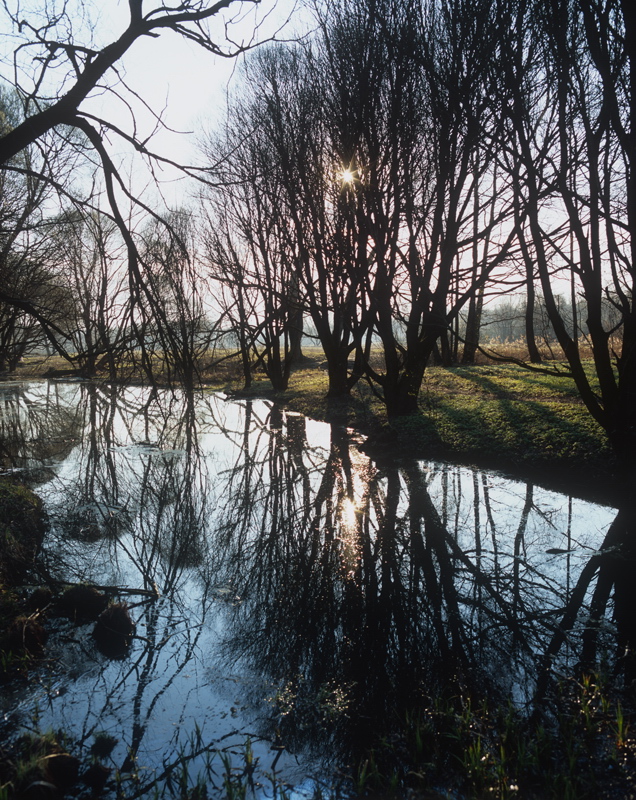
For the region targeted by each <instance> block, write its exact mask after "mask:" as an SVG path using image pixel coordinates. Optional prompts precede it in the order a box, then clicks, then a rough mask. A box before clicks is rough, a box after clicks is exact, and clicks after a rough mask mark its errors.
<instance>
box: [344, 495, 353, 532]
mask: <svg viewBox="0 0 636 800" xmlns="http://www.w3.org/2000/svg"><path fill="white" fill-rule="evenodd" d="M340 518H341V520H342V524H343V525H344V527H345V528H354V527H355V524H356V504H355V503H354V502H353V500H351V499H350V498H348V497H346V498H345V499H344V500H343V501H342V507H341V510H340Z"/></svg>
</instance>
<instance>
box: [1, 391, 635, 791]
mask: <svg viewBox="0 0 636 800" xmlns="http://www.w3.org/2000/svg"><path fill="white" fill-rule="evenodd" d="M0 458H1V464H2V469H3V471H4V472H5V473H12V474H13V473H16V472H17V473H18V474H19V475H21V477H22V478H23V479H24V480H25V481H27V482H29V483H30V484H31V485H32V486H33V487H34V488H35V490H36V491H37V493H38V494H39V495H40V496H41V497H42V498H43V500H44V503H45V507H46V511H47V513H48V517H49V523H50V525H49V530H48V532H47V535H46V538H45V541H44V545H43V548H42V553H41V557H40V569H41V572H42V575H43V576H46V579H47V580H48V581H49V582H51V581H53V582H55V581H57V582H59V583H60V584H62V583H64V582H72V583H79V582H86V583H90V584H96V585H98V586H100V587H104V586H107V587H113V588H112V591H115V589H117V591H118V592H119V594H118V596H119V597H120V598H121V599H124V600H126V601H127V602H128V605H129V609H130V613H131V615H132V617H133V618H134V621H135V624H136V634H135V637H134V639H133V641H132V644H131V646H130V648H129V650H128V651H127V652H126V653H125V654H124V655H123V656H120V657H118V658H110V657H108V656H107V655H105V654H104V653H103V652H101V651H100V649H99V648H98V647H97V646H96V644H95V641H94V640H93V639H92V638H91V636H90V630H91V626H90V625H82V624H80V625H76V624H73V623H72V622H70V621H66V622H65V621H63V620H61V621H59V622H58V623H57V627H56V632H55V634H54V635H53V636H52V637H51V639H50V641H49V644H48V647H47V654H46V659H45V662H44V664H43V665H42V666H41V667H40V668H39V669H38V671H37V674H36V675H35V676H34V677H35V678H36V679H34V680H31V681H30V682H29V684H28V686H24V685H23V686H21V687H19V688H18V689H17V690H16V689H15V687H14V688H13V689H12V690H11V691H10V692H9V691H5V693H4V696H3V697H2V703H1V708H2V711H3V714H4V722H3V726H4V727H3V730H0V736H2V735H4V736H9V734H10V733H11V732H14V731H16V730H18V729H19V728H21V727H26V728H29V727H31V728H33V727H37V728H38V729H40V730H46V729H49V728H50V729H54V730H58V729H61V730H63V731H65V732H67V733H68V735H69V736H71V737H73V739H74V740H75V741H76V742H77V743H79V744H80V745H85V746H86V747H88V746H89V745H90V743H91V742H92V741H93V740H94V736H95V734H96V733H98V732H105V733H108V734H111V735H112V736H113V737H115V738H116V739H117V742H118V743H117V745H116V748H115V750H114V752H113V754H112V757H113V759H114V761H115V763H116V764H117V765H118V768H119V774H120V778H121V781H122V786H121V787H120V792H121V793H122V796H123V795H125V796H127V797H128V796H129V797H136V796H142V794H143V793H144V791H146V790H147V789H148V787H149V786H151V785H152V783H153V781H154V780H155V779H156V778H157V776H160V777H162V779H163V780H165V779H168V780H170V779H171V777H172V776H174V775H175V774H177V771H178V769H181V767H182V766H183V764H184V763H186V762H187V765H188V767H187V768H188V770H189V774H190V775H191V776H194V775H196V774H197V772H199V771H201V770H206V769H207V774H208V778H209V779H210V780H212V781H213V780H215V779H216V778H218V781H219V784H221V783H222V782H223V780H224V779H225V780H227V778H228V776H230V775H231V774H232V770H239V769H242V770H243V774H245V769H246V767H245V765H246V759H247V761H248V762H249V764H253V765H254V764H255V765H257V766H256V767H254V770H253V772H252V773H251V774H252V775H254V776H256V778H255V784H254V786H255V787H256V788H255V789H254V791H255V794H256V796H258V797H270V796H272V794H273V792H274V790H275V789H274V787H275V786H278V785H284V786H286V787H287V790H288V792H289V796H290V797H297V798H300V797H303V796H305V794H310V793H311V791H312V790H313V789H314V788H315V786H316V785H317V783H316V782H318V783H320V782H323V783H324V784H325V785H329V784H331V783H333V780H334V779H335V776H337V775H340V776H345V778H343V779H346V776H347V769H348V767H349V766H350V765H351V764H353V763H355V759H356V758H357V757H358V756H359V755H360V753H363V752H364V751H365V748H366V747H372V746H373V741H375V739H376V738H377V737H378V736H379V735H386V736H390V735H391V726H392V725H393V722H394V720H396V719H397V718H398V717H399V715H400V714H402V713H407V712H408V709H409V707H410V706H411V705H412V704H413V703H414V702H415V701H416V699H421V698H422V696H423V695H426V696H427V697H434V696H435V694H436V693H437V692H443V691H444V688H445V687H447V686H448V685H449V684H451V683H458V684H462V685H472V686H477V687H480V691H481V692H482V694H484V695H487V696H489V697H494V698H499V699H505V698H510V699H512V701H513V702H514V703H515V704H516V705H517V706H518V707H519V708H522V709H527V710H531V709H532V708H533V706H534V704H535V703H536V702H537V698H538V697H539V696H541V697H543V696H546V695H547V694H548V693H549V692H550V687H551V685H552V683H553V681H555V680H556V679H557V678H558V677H559V676H563V675H567V674H569V672H571V671H572V670H573V669H574V668H575V666H576V665H578V664H580V663H581V662H582V660H584V659H588V660H595V659H596V658H597V657H599V653H601V652H603V653H606V654H608V655H606V656H605V657H606V658H609V659H613V660H616V658H618V657H619V656H620V653H619V654H618V655H617V651H616V641H617V636H618V641H619V643H620V642H621V641H623V643H624V641H625V639H626V637H627V638H629V637H630V631H629V630H628V629H627V628H628V627H629V623H625V622H623V623H622V622H621V620H623V621H624V620H625V619H626V618H627V616H631V615H627V614H625V613H623V612H622V611H621V608H620V603H621V602H622V603H623V605H624V607H627V608H629V607H631V604H632V601H633V590H632V587H631V585H630V582H629V579H626V580H625V581H623V583H622V584H621V583H620V581H621V578H620V576H618V574H614V573H612V575H613V577H612V580H615V582H616V599H615V601H612V602H614V603H615V607H614V606H612V607H610V603H609V601H608V598H607V597H606V596H602V592H601V591H600V589H599V588H598V587H599V586H601V581H600V579H599V581H598V582H597V583H596V584H593V583H592V578H593V576H594V575H596V574H597V573H598V571H599V569H600V570H601V572H602V570H603V568H604V567H603V565H604V564H605V561H604V560H603V559H604V555H603V554H604V553H605V552H606V551H607V548H608V547H610V548H611V547H613V546H614V545H615V543H616V542H615V540H616V537H618V538H619V539H620V535H621V534H620V531H621V530H623V528H621V527H620V525H619V526H618V528H617V524H616V519H617V511H616V509H613V508H610V507H605V506H600V505H595V504H592V503H590V502H585V501H583V500H580V499H576V498H572V497H567V496H564V495H561V494H558V493H556V492H552V491H548V490H546V489H544V488H540V487H539V486H536V485H532V484H530V483H523V482H519V481H516V480H512V479H509V478H507V477H505V476H503V475H500V474H496V473H488V472H484V471H482V470H478V469H471V468H469V467H463V466H457V465H453V464H444V463H439V462H432V461H431V462H429V461H423V460H419V461H416V460H411V459H393V460H390V461H389V460H387V462H386V463H374V461H372V460H371V459H370V458H369V457H368V456H366V455H365V454H364V453H363V452H362V451H361V450H360V448H359V447H358V445H357V443H356V441H355V440H354V438H353V437H352V436H351V434H350V432H348V431H347V430H345V429H344V428H342V427H339V426H336V425H329V424H326V423H318V422H314V421H312V420H309V419H306V418H304V417H302V416H299V415H296V414H291V413H287V412H285V411H284V410H281V409H280V408H278V407H277V406H275V405H272V404H271V403H269V402H266V401H262V400H253V401H247V400H245V401H236V400H232V401H230V400H228V399H226V398H225V397H224V396H223V395H220V394H214V393H207V394H200V395H197V396H196V397H194V398H192V397H189V398H188V397H186V396H185V395H183V394H181V393H179V392H169V391H158V392H152V391H150V390H149V389H144V388H115V387H104V386H95V385H91V384H88V383H56V382H32V383H4V384H0ZM618 519H619V521H620V514H619V515H618ZM623 527H624V526H623ZM603 548H605V549H604V550H603ZM615 572H616V570H615ZM621 585H622V586H623V590H622V594H621V592H620V591H619V589H620V586H621ZM594 586H596V587H597V588H596V589H595V588H594ZM621 598H622V600H621ZM591 621H592V622H593V623H594V624H591ZM617 626H618V631H617V630H616V628H617ZM621 626H622V627H621ZM625 626H627V628H626V627H625ZM612 663H614V661H612ZM211 754H213V758H214V759H215V760H214V763H212V765H210V764H211V762H210V759H211ZM252 759H253V760H252ZM180 765H181V766H180ZM210 776H211V777H210ZM215 776H216V778H215ZM224 776H225V778H224ZM122 787H123V788H122Z"/></svg>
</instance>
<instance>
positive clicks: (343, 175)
mask: <svg viewBox="0 0 636 800" xmlns="http://www.w3.org/2000/svg"><path fill="white" fill-rule="evenodd" d="M338 177H339V178H340V180H341V181H342V182H343V183H346V184H349V185H351V184H352V183H354V181H355V179H356V176H355V173H354V172H353V170H350V169H348V168H347V169H343V170H342V171H341V172H340V173H339V174H338Z"/></svg>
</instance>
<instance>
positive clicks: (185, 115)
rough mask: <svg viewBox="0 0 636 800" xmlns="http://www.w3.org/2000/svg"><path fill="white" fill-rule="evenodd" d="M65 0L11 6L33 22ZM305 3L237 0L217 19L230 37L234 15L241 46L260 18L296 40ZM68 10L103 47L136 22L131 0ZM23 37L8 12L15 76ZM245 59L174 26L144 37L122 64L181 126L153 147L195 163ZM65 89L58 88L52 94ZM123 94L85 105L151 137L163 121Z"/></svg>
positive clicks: (131, 82)
mask: <svg viewBox="0 0 636 800" xmlns="http://www.w3.org/2000/svg"><path fill="white" fill-rule="evenodd" d="M62 3H63V0H7V5H8V6H9V8H19V9H20V12H19V13H20V14H24V16H25V17H26V18H28V19H29V20H36V19H37V14H38V13H39V12H40V11H41V9H43V8H44V7H45V5H48V6H49V8H52V7H54V6H55V5H60V6H61V4H62ZM161 4H162V2H161V0H145V2H144V12H147V11H148V10H149V9H151V8H153V7H157V6H161ZM297 6H300V2H298V0H261V1H260V3H259V4H258V5H256V6H255V5H254V4H252V3H241V2H236V3H233V4H232V5H231V7H230V9H229V10H228V11H226V12H225V14H224V16H223V18H221V16H219V18H218V19H215V23H216V25H215V30H216V31H218V41H219V42H223V39H224V34H225V27H224V22H225V21H227V20H233V22H232V24H231V25H230V26H229V28H228V30H229V31H230V35H231V37H232V39H233V40H234V41H235V42H238V43H243V42H245V43H248V42H250V41H252V40H253V39H254V30H255V24H256V23H259V27H258V32H257V34H256V36H257V39H258V40H260V41H263V40H266V39H267V38H269V37H272V36H274V35H276V36H277V38H281V39H285V38H291V37H292V36H293V35H294V33H295V32H298V30H300V28H301V25H300V15H299V13H298V8H297ZM67 9H69V10H70V14H72V15H73V16H72V24H73V25H74V27H75V29H76V32H77V40H78V41H81V42H82V43H85V44H87V45H90V44H91V41H90V39H91V37H93V38H94V41H95V44H96V45H97V46H98V47H100V46H104V45H105V44H107V43H109V42H111V41H114V40H115V39H116V38H117V37H118V36H119V35H120V34H121V33H122V32H123V30H124V29H125V27H126V25H127V21H128V0H67ZM81 11H83V15H82V14H81V13H80V12H81ZM290 18H291V22H290V23H289V24H288V25H286V26H285V27H284V29H283V30H281V26H284V24H285V23H286V21H287V20H288V19H290ZM3 28H4V29H3ZM12 33H13V34H14V35H12ZM18 41H19V40H18V38H17V32H16V31H11V30H10V29H9V24H8V22H7V19H6V17H5V16H3V15H0V73H1V74H2V75H3V76H4V77H5V78H7V79H9V80H11V78H12V72H13V66H12V51H13V48H14V47H15V46H16V44H17V43H18ZM25 52H28V51H25ZM238 61H239V59H236V58H230V59H226V58H221V57H218V56H214V55H213V54H212V53H208V52H206V51H205V50H204V49H203V48H201V47H199V46H197V45H196V44H194V43H192V42H189V41H187V40H186V39H184V38H183V37H182V36H179V35H178V34H175V33H173V32H171V31H166V32H165V33H163V34H162V35H161V36H160V37H158V38H150V37H148V38H144V39H140V40H138V41H136V42H135V43H134V45H133V46H132V48H131V49H130V51H129V52H128V53H127V54H126V55H125V56H124V58H123V60H122V61H121V62H120V63H119V65H118V68H119V69H120V72H121V75H122V77H123V79H124V80H125V82H126V84H127V85H128V86H129V87H130V89H132V90H133V91H134V92H136V93H137V95H139V97H140V98H143V101H144V102H145V103H146V104H147V105H148V106H150V108H152V109H153V110H154V111H155V112H160V113H161V115H162V119H163V120H164V122H165V123H166V125H167V126H168V128H171V129H172V130H173V131H174V132H171V131H169V130H166V129H163V130H158V131H157V133H156V135H154V136H153V138H152V140H151V142H150V143H149V147H150V148H151V149H152V150H154V151H156V152H159V153H161V154H162V155H165V156H167V157H169V158H171V159H174V160H175V161H180V162H189V163H192V162H193V161H194V160H196V159H197V155H198V153H197V149H196V140H197V137H198V136H200V135H201V133H202V131H203V130H204V129H206V128H208V129H209V128H211V127H213V125H214V122H215V120H218V119H220V117H221V115H222V114H223V110H224V104H225V95H226V92H227V90H228V86H230V85H231V82H232V80H233V76H234V80H236V76H237V75H238V72H239V70H238ZM109 80H110V83H111V84H112V83H113V82H114V76H113V75H112V74H111V76H110V79H109ZM57 91H58V87H56V86H54V87H53V91H52V93H53V94H54V93H56V92H57ZM117 94H118V95H119V98H118V97H117ZM117 94H115V93H114V92H111V93H109V92H97V93H95V94H94V96H93V97H92V98H89V100H88V101H87V102H85V103H84V104H83V106H82V108H83V109H84V110H87V111H90V112H91V113H94V114H96V115H97V116H101V117H103V118H104V119H106V120H108V121H109V122H111V123H114V124H116V125H118V126H120V127H121V128H123V129H124V130H127V131H131V130H132V129H133V125H137V126H139V127H138V133H139V137H140V138H141V139H144V138H146V137H147V136H149V135H150V134H151V133H152V132H153V130H154V129H155V127H156V122H155V120H154V118H153V117H152V115H151V114H149V113H148V112H147V111H146V110H144V107H143V103H141V102H140V100H139V99H137V98H135V97H134V96H131V95H130V94H126V92H125V91H124V92H122V90H121V87H119V89H118V90H117ZM121 96H125V97H126V98H127V100H128V101H129V103H130V105H131V107H132V108H133V109H134V115H135V117H134V121H133V119H132V116H131V111H130V109H129V108H127V106H126V104H125V103H123V102H122V100H121ZM177 132H181V133H177ZM110 147H111V154H112V155H113V156H114V158H115V159H117V158H120V159H122V160H126V159H128V162H129V165H130V167H129V168H130V170H132V172H133V178H134V180H135V181H136V182H137V183H138V184H139V183H141V182H143V181H148V176H147V175H146V176H142V174H141V173H136V171H137V170H139V169H140V167H139V164H138V162H139V159H138V158H136V159H131V158H130V154H126V152H125V148H124V147H123V146H122V145H121V144H120V143H119V142H117V140H116V139H114V138H111V140H110ZM133 164H134V166H133ZM165 177H166V179H171V177H172V178H174V173H170V172H169V171H167V172H166V173H165ZM150 183H151V182H149V183H148V186H149V187H150ZM162 191H163V192H164V193H165V196H166V198H167V199H168V201H169V203H170V204H171V205H175V204H178V203H179V202H180V199H181V196H182V193H183V191H184V188H183V182H182V181H181V182H178V183H176V184H175V183H174V181H173V180H168V182H167V183H164V184H163V186H162Z"/></svg>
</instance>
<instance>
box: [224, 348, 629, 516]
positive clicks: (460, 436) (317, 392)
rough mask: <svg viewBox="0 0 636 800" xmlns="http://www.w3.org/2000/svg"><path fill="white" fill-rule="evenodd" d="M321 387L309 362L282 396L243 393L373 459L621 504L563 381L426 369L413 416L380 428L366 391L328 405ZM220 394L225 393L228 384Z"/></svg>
mask: <svg viewBox="0 0 636 800" xmlns="http://www.w3.org/2000/svg"><path fill="white" fill-rule="evenodd" d="M327 386H328V381H327V375H326V373H325V372H324V370H321V369H320V368H318V367H317V365H316V364H314V363H310V364H308V365H307V366H306V367H304V368H302V369H298V370H296V371H295V372H294V373H292V376H291V378H290V382H289V388H288V390H287V391H286V392H282V393H274V392H272V391H271V386H270V385H269V382H268V381H256V382H255V383H254V384H253V386H252V388H251V390H250V392H249V395H253V396H260V397H262V396H268V397H271V398H272V399H274V400H276V401H277V402H279V403H282V404H283V405H285V407H287V408H288V409H289V410H292V411H296V412H299V413H302V414H305V415H306V416H308V417H311V418H313V419H319V420H325V421H328V422H334V423H339V424H343V425H346V426H347V427H349V428H352V429H354V430H355V431H356V432H358V433H359V434H360V435H361V437H362V438H363V439H364V443H363V445H362V448H363V449H364V450H365V451H366V452H367V453H369V454H370V455H372V456H373V457H375V458H377V459H380V460H382V459H385V458H407V457H414V458H422V459H437V458H439V459H445V460H449V461H453V462H455V463H460V464H466V465H471V466H477V467H481V468H484V469H494V470H498V471H501V472H504V473H506V474H509V475H510V476H511V477H518V478H523V479H525V480H531V481H533V482H535V483H537V484H539V485H542V486H545V487H546V488H551V489H555V490H558V491H564V492H567V493H570V494H573V495H574V496H577V497H582V498H584V499H588V500H593V501H596V502H603V503H608V504H615V503H616V502H618V500H619V498H620V496H621V491H622V489H621V480H620V475H619V473H618V469H617V465H616V462H615V460H614V458H613V456H612V452H611V450H610V448H609V445H608V443H607V438H606V436H605V434H604V432H603V430H602V428H601V427H600V426H599V425H598V424H597V423H596V422H595V421H594V420H593V419H592V417H591V416H590V414H589V413H588V412H587V410H586V408H585V406H584V405H583V403H582V402H581V400H580V399H579V397H578V394H577V392H576V389H575V387H574V384H573V381H572V380H571V379H569V378H566V377H555V376H552V375H547V374H544V373H539V372H531V371H528V370H525V369H523V368H522V367H519V366H516V365H513V364H492V365H479V366H457V367H452V368H442V367H431V368H429V369H428V370H427V372H426V375H425V378H424V384H423V387H422V392H421V395H420V410H419V413H418V414H415V415H412V416H409V417H404V418H399V419H392V420H390V421H389V420H388V419H387V417H386V413H385V410H384V406H383V404H382V402H381V401H380V400H379V398H378V397H377V396H376V395H374V393H373V392H372V390H371V389H370V387H369V386H368V385H367V384H366V383H362V382H361V383H360V384H358V386H356V387H355V388H354V389H353V391H352V394H351V397H350V398H338V399H329V398H327V397H326V394H327ZM224 388H226V389H229V390H230V391H232V392H234V391H235V387H234V386H232V385H229V386H227V385H226V386H225V387H224ZM239 394H245V393H244V392H239Z"/></svg>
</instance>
